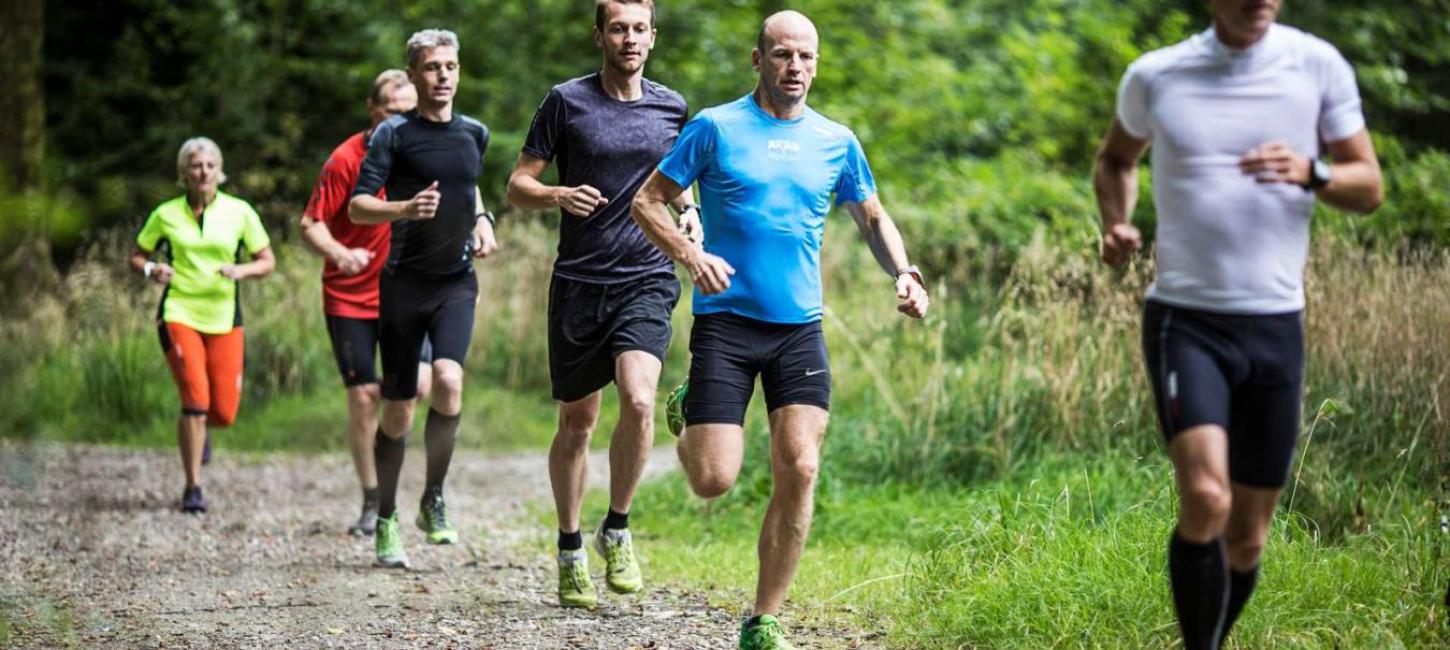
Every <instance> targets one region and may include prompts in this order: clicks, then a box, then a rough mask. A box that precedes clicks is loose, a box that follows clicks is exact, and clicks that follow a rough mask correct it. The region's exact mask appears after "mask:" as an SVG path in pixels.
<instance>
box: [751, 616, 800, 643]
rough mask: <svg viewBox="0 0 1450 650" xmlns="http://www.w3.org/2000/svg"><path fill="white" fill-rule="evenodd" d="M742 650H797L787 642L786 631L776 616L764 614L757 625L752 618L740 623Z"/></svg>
mask: <svg viewBox="0 0 1450 650" xmlns="http://www.w3.org/2000/svg"><path fill="white" fill-rule="evenodd" d="M740 650H795V646H793V645H791V644H790V642H789V641H786V640H785V629H783V628H781V626H780V621H778V620H776V619H775V617H774V616H771V615H769V614H764V615H762V616H761V617H760V621H759V622H758V623H756V624H755V625H750V618H749V617H747V618H746V619H745V620H743V621H741V622H740Z"/></svg>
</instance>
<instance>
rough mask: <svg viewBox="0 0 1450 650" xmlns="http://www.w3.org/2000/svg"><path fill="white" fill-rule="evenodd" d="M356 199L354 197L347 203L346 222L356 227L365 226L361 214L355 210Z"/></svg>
mask: <svg viewBox="0 0 1450 650" xmlns="http://www.w3.org/2000/svg"><path fill="white" fill-rule="evenodd" d="M357 199H358V197H356V196H354V197H352V200H351V201H348V202H347V220H348V221H351V222H353V223H355V224H358V225H365V222H364V221H363V219H362V213H361V212H360V211H359V210H358V208H357Z"/></svg>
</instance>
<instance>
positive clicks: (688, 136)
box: [659, 95, 876, 323]
mask: <svg viewBox="0 0 1450 650" xmlns="http://www.w3.org/2000/svg"><path fill="white" fill-rule="evenodd" d="M659 170H660V173H661V174H664V175H665V176H667V177H669V178H670V180H672V181H674V182H675V183H677V184H678V185H679V186H680V187H689V186H690V185H691V184H692V183H694V182H695V181H697V180H698V181H699V182H700V203H701V205H700V208H701V212H702V215H701V219H702V221H703V222H704V226H705V250H706V251H708V252H710V253H714V254H715V255H719V256H720V257H723V258H725V261H727V262H729V263H730V265H731V266H733V267H735V275H734V276H733V277H732V278H731V281H730V288H729V289H726V290H725V291H724V292H723V293H720V294H717V295H714V296H704V295H701V294H700V290H699V288H698V287H697V288H696V289H695V301H694V305H695V308H694V311H695V313H696V314H716V313H721V312H728V313H732V314H737V315H740V316H744V317H746V318H753V319H756V320H762V321H766V322H771V323H809V322H813V321H818V320H820V319H821V236H822V235H823V234H824V232H825V226H826V213H827V212H829V211H830V209H831V194H832V193H835V195H836V203H837V204H841V203H860V202H862V201H865V200H866V199H868V198H871V196H872V195H874V194H875V193H876V181H875V179H874V178H872V176H871V168H870V166H869V165H867V163H866V154H865V152H864V151H862V150H861V143H860V142H859V141H858V140H856V135H855V134H853V133H851V130H850V129H847V128H846V127H844V126H841V125H840V124H837V123H835V122H832V121H831V120H829V119H826V118H825V117H824V116H822V115H821V114H820V113H817V112H815V111H813V110H811V109H810V108H806V110H805V114H804V115H803V116H801V117H800V118H798V119H794V120H781V119H776V118H774V117H772V116H770V115H769V114H767V113H766V112H765V111H763V110H761V108H760V106H759V105H758V104H756V103H755V97H754V96H753V95H746V96H745V97H742V98H740V99H738V100H735V101H733V102H731V103H729V104H723V105H720V106H716V107H713V108H708V109H705V110H703V111H700V113H699V115H696V116H695V117H694V118H693V119H691V120H690V121H689V122H688V123H686V124H685V128H684V130H683V131H681V132H680V137H679V139H678V140H676V141H675V146H674V148H673V149H671V150H670V152H669V153H668V154H666V155H665V158H664V160H663V161H661V162H660V166H659Z"/></svg>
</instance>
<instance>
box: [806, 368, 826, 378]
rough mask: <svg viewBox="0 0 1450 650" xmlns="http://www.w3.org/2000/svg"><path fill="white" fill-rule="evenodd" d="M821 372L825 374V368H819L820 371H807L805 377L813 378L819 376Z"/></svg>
mask: <svg viewBox="0 0 1450 650" xmlns="http://www.w3.org/2000/svg"><path fill="white" fill-rule="evenodd" d="M823 372H826V369H825V368H821V369H820V370H807V371H806V376H807V377H814V376H816V375H819V374H821V373H823Z"/></svg>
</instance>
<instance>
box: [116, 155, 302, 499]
mask: <svg viewBox="0 0 1450 650" xmlns="http://www.w3.org/2000/svg"><path fill="white" fill-rule="evenodd" d="M176 172H177V174H178V176H179V177H180V182H181V184H182V185H184V186H186V194H185V195H184V196H178V197H176V198H174V199H171V200H170V201H167V202H165V203H162V204H161V205H159V206H157V207H156V209H155V210H154V211H152V212H151V215H150V216H148V217H146V224H145V225H144V226H142V227H141V233H140V234H139V235H137V236H136V250H135V252H133V253H132V254H131V269H132V270H133V271H135V272H137V273H140V274H142V275H143V276H145V277H146V279H148V280H150V281H151V282H155V283H156V284H160V285H162V286H164V287H166V288H165V289H164V290H163V291H162V293H161V306H160V308H159V309H158V310H157V317H156V326H157V332H158V334H159V335H160V337H161V348H162V350H164V351H165V352H166V361H167V363H168V364H169V365H170V366H171V374H172V376H174V377H175V379H176V385H177V388H178V389H180V392H181V418H180V422H179V423H178V424H177V430H176V438H177V442H178V443H179V444H180V447H181V465H182V469H183V470H184V471H185V472H186V490H185V491H184V492H183V493H182V497H181V510H182V512H206V505H207V504H206V499H205V498H204V497H203V496H202V492H201V464H202V449H203V447H204V446H205V444H206V440H207V430H206V428H207V425H208V424H210V425H212V426H221V427H225V426H230V425H231V424H232V422H234V421H235V420H236V417H237V406H238V405H239V404H240V403H241V397H242V308H241V301H240V298H239V297H238V294H237V282H238V281H240V280H244V279H247V278H260V277H263V276H265V275H267V274H269V273H271V272H272V269H273V268H274V267H275V266H276V259H275V258H274V257H273V256H272V248H271V241H270V240H269V239H268V237H267V230H266V229H265V228H263V227H262V220H261V218H260V217H258V216H257V211H256V210H253V209H252V206H250V205H248V204H247V202H246V201H243V200H241V199H239V198H237V197H235V196H231V195H230V194H226V193H224V192H219V191H217V186H218V185H220V184H222V183H223V182H226V179H227V176H226V174H225V173H223V172H222V152H221V149H220V148H218V147H217V145H216V143H215V142H212V141H211V140H210V139H208V138H192V139H190V140H187V141H186V142H185V143H184V144H182V145H181V151H179V152H178V153H177V155H176ZM163 246H164V247H165V248H166V249H167V251H168V254H167V256H166V257H167V259H168V260H169V263H168V262H166V261H155V260H152V259H151V258H152V256H153V255H154V254H155V253H156V252H157V251H158V250H159V249H161V248H162V247H163ZM243 249H245V250H246V251H247V252H248V253H250V254H251V257H252V261H250V262H247V263H245V264H243V263H242V261H241V256H242V250H243Z"/></svg>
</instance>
